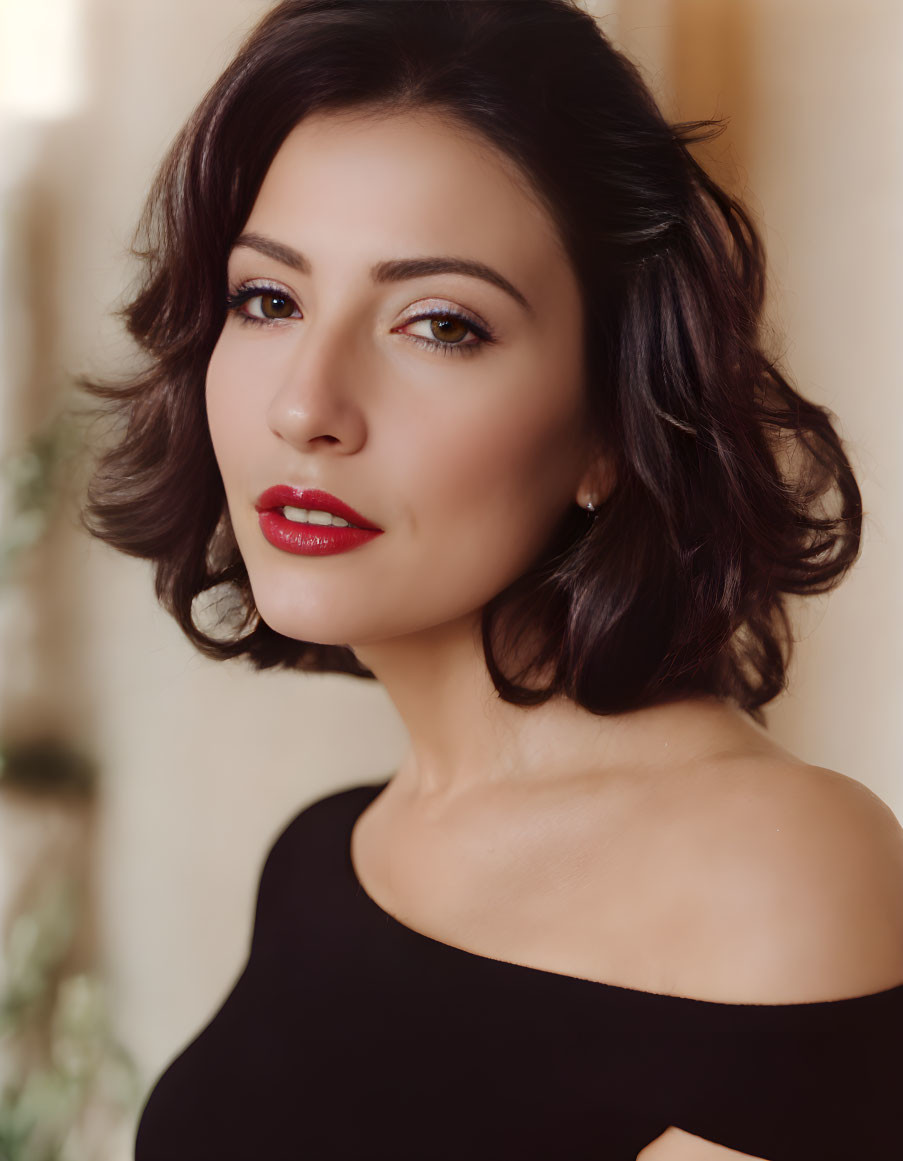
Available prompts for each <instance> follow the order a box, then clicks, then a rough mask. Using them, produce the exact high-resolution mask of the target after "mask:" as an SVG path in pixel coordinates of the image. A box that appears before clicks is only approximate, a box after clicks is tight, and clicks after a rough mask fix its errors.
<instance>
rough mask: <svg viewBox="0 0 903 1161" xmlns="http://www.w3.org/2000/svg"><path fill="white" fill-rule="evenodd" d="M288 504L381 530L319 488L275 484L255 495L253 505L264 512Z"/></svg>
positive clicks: (341, 501)
mask: <svg viewBox="0 0 903 1161" xmlns="http://www.w3.org/2000/svg"><path fill="white" fill-rule="evenodd" d="M286 505H288V506H289V507H291V508H307V509H315V510H317V511H319V512H330V513H331V514H332V515H333V516H339V517H341V519H342V520H347V521H348V523H349V524H354V525H356V527H358V528H367V529H370V530H371V531H374V532H382V529H381V528H380V527H379V526H378V525H377V524H374V523H372V521H370V520H368V519H367V518H366V516H362V515H361V514H360V512H356V511H355V509H354V508H352V507H351V506H350V505H349V504H346V503H345V502H344V501H343V500H340V499H339V498H338V497H337V496H333V495H331V494H330V493H329V492H323V491H320V489H319V488H302V489H300V490H299V489H298V488H292V487H289V485H288V484H277V485H276V486H275V487H273V488H267V490H266V491H265V492H262V493H261V495H260V496H258V497H257V501H256V503H255V507H256V509H257V511H258V512H266V511H270V510H272V509H275V508H284V507H285V506H286Z"/></svg>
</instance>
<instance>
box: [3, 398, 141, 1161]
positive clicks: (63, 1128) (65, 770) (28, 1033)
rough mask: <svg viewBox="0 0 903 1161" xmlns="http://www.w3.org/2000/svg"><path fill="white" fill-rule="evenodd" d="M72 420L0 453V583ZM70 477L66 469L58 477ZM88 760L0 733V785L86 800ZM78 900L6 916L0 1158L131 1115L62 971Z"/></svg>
mask: <svg viewBox="0 0 903 1161" xmlns="http://www.w3.org/2000/svg"><path fill="white" fill-rule="evenodd" d="M80 442H81V440H80V435H79V428H78V423H77V417H76V416H75V415H74V414H73V413H71V412H69V413H67V412H61V413H60V414H58V415H57V417H56V418H55V419H54V420H52V421H51V423H49V424H48V425H47V426H46V427H45V428H44V429H43V430H41V431H39V432H37V433H36V434H34V435H33V436H32V437H31V439H30V440H29V441H28V442H27V444H26V446H25V448H24V449H23V450H22V451H20V452H17V453H15V454H13V455H10V456H7V457H6V458H5V459H4V460H3V461H2V462H0V497H2V509H0V510H2V511H3V527H2V530H0V588H2V587H3V586H5V585H10V584H12V583H14V582H15V570H16V566H17V565H18V563H19V562H20V560H21V559H22V558H23V557H24V556H26V555H27V553H28V552H29V550H31V549H32V548H34V547H35V546H36V545H37V544H38V543H39V542H40V540H41V537H42V536H43V534H44V532H45V531H46V530H47V528H48V527H49V525H50V522H51V520H52V518H53V515H54V513H55V511H56V510H57V508H58V505H59V503H60V500H61V497H62V483H63V476H64V472H63V470H62V469H63V468H64V466H65V465H66V464H67V463H68V462H70V461H71V460H72V459H73V457H75V456H77V455H78V454H79V451H80ZM67 478H70V477H67ZM97 788H98V777H97V770H96V767H95V764H94V763H93V762H92V761H91V760H90V759H89V758H88V757H86V756H85V755H84V754H81V753H79V752H78V751H76V750H75V749H74V748H72V747H70V746H68V745H66V744H65V743H62V742H59V741H56V740H54V739H33V740H31V741H24V742H23V741H16V742H12V741H4V740H3V739H2V738H0V791H2V790H4V789H10V790H14V791H17V792H20V793H26V794H27V795H28V796H29V798H31V799H32V801H34V802H35V803H40V801H41V800H42V799H44V800H47V799H52V800H53V801H54V802H58V801H60V800H61V799H68V800H71V799H72V798H79V799H83V800H91V799H92V798H94V796H95V795H96V793H97ZM82 914H83V909H82V905H81V900H80V896H79V892H78V890H77V889H76V887H75V884H74V880H73V879H72V878H70V877H67V876H65V874H64V875H58V876H56V877H54V878H49V877H48V878H46V879H45V881H44V882H43V884H42V885H41V890H40V891H39V893H38V895H37V898H36V899H32V900H31V901H30V902H29V903H28V904H27V905H26V906H25V909H24V910H22V911H20V912H19V913H18V914H14V915H12V916H9V917H7V920H6V922H7V931H6V938H5V946H4V949H3V950H4V963H3V973H2V976H3V978H2V987H0V1161H98V1158H99V1157H100V1156H101V1154H102V1153H103V1151H104V1142H103V1137H104V1133H105V1132H106V1131H107V1130H112V1128H113V1127H114V1126H115V1125H116V1123H117V1120H118V1121H119V1122H120V1123H121V1122H122V1119H123V1117H125V1116H127V1115H128V1114H130V1113H132V1112H134V1110H135V1108H136V1106H137V1102H138V1099H139V1096H140V1092H139V1081H138V1071H137V1069H136V1067H135V1064H134V1061H133V1060H132V1058H131V1057H130V1055H129V1054H128V1052H127V1051H126V1050H125V1049H124V1048H123V1046H122V1045H121V1044H120V1043H119V1042H118V1040H117V1039H116V1037H115V1035H114V1034H113V1029H112V1022H111V1019H110V1014H109V1008H108V1003H107V998H106V993H105V989H104V986H103V984H102V982H101V980H100V979H99V977H97V976H96V975H93V974H91V973H89V972H83V971H82V972H73V971H69V970H68V969H67V960H68V959H69V957H70V953H71V949H72V944H73V940H74V938H75V935H76V933H77V931H78V927H79V924H80V922H81V920H82Z"/></svg>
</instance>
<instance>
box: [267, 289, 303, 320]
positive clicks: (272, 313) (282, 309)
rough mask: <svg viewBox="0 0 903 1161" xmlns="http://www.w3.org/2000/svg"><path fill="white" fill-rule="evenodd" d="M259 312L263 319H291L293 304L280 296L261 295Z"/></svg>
mask: <svg viewBox="0 0 903 1161" xmlns="http://www.w3.org/2000/svg"><path fill="white" fill-rule="evenodd" d="M260 310H261V313H262V314H263V316H264V318H291V317H292V315H293V314H294V311H295V304H294V303H293V302H292V300H291V299H290V298H287V297H285V296H284V295H281V294H261V296H260Z"/></svg>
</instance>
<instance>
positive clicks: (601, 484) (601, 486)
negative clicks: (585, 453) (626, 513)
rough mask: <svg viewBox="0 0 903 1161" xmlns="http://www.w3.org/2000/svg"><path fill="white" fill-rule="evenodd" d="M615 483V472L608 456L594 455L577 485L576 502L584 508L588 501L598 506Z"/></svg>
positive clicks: (608, 494)
mask: <svg viewBox="0 0 903 1161" xmlns="http://www.w3.org/2000/svg"><path fill="white" fill-rule="evenodd" d="M616 483H617V473H616V472H615V467H614V463H613V461H612V459H611V457H609V456H598V455H597V456H596V457H595V458H594V459H593V461H592V462H591V464H590V466H589V467H588V468H587V469H586V471H585V472H584V473H583V476H582V477H581V479H580V483H579V485H578V487H577V503H578V504H579V505H580V507H581V508H585V507H586V505H587V503H588V502H589V501H591V502H592V504H593V506H594V507H596V508H598V507H599V506H600V505H601V504H604V503H605V501H606V500H607V499H608V497H609V496H610V495H611V493H612V492H613V491H614V487H615V484H616Z"/></svg>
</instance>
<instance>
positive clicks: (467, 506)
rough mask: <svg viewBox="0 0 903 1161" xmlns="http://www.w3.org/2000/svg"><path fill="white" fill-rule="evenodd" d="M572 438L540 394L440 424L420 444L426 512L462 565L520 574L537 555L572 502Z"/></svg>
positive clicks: (574, 459)
mask: <svg viewBox="0 0 903 1161" xmlns="http://www.w3.org/2000/svg"><path fill="white" fill-rule="evenodd" d="M575 406H576V404H575ZM575 434H576V425H575V424H574V423H573V422H567V421H566V420H565V421H563V417H562V410H561V407H559V408H558V409H556V411H555V412H554V413H551V414H550V412H549V404H548V399H547V398H546V397H544V396H541V395H540V396H536V397H534V398H533V399H532V400H531V401H530V402H529V403H527V402H525V401H524V400H523V397H521V400H520V405H519V406H514V405H506V406H502V407H499V408H497V409H495V410H494V411H493V412H492V413H486V412H483V413H482V414H481V415H480V416H479V417H478V418H477V419H471V420H469V421H468V422H466V423H461V424H460V425H443V426H441V427H439V428H436V429H435V430H434V434H433V437H432V438H431V439H430V440H429V441H424V442H423V443H421V445H420V448H419V461H420V462H419V464H418V465H417V470H416V476H417V478H418V479H419V480H421V481H423V486H422V487H421V488H420V489H419V491H420V495H421V498H422V500H423V505H422V511H423V513H424V515H427V514H429V515H430V516H431V518H432V521H433V529H434V530H437V531H440V533H442V534H444V535H445V544H446V545H447V546H453V550H454V556H455V559H456V561H457V562H458V565H459V568H460V566H461V565H462V564H463V565H465V566H466V567H468V568H470V567H473V568H475V569H479V570H480V571H481V572H483V573H486V572H487V570H488V571H493V570H494V569H498V570H499V572H500V573H503V574H508V573H511V572H514V574H515V575H517V574H519V573H520V572H521V571H523V569H524V568H526V567H527V566H528V564H529V563H530V562H531V561H532V560H533V559H534V558H535V556H536V555H537V554H538V553H539V551H540V550H541V549H542V547H543V546H544V545H545V543H546V541H547V539H548V537H549V535H550V534H551V531H552V528H553V526H554V525H555V524H557V522H558V520H559V519H560V517H561V515H562V514H563V512H564V511H565V510H566V508H567V505H568V503H569V502H571V501H572V500H573V499H574V498H575V497H574V494H573V493H574V490H575V487H576V481H577V471H578V467H579V464H578V462H577V457H576V454H575V451H576V447H575ZM421 531H423V532H424V534H425V537H424V539H425V541H432V540H433V537H431V536H429V534H428V530H426V529H422V530H421ZM450 532H451V533H452V534H451V535H449V533H450ZM508 579H513V577H510V578H508Z"/></svg>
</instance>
